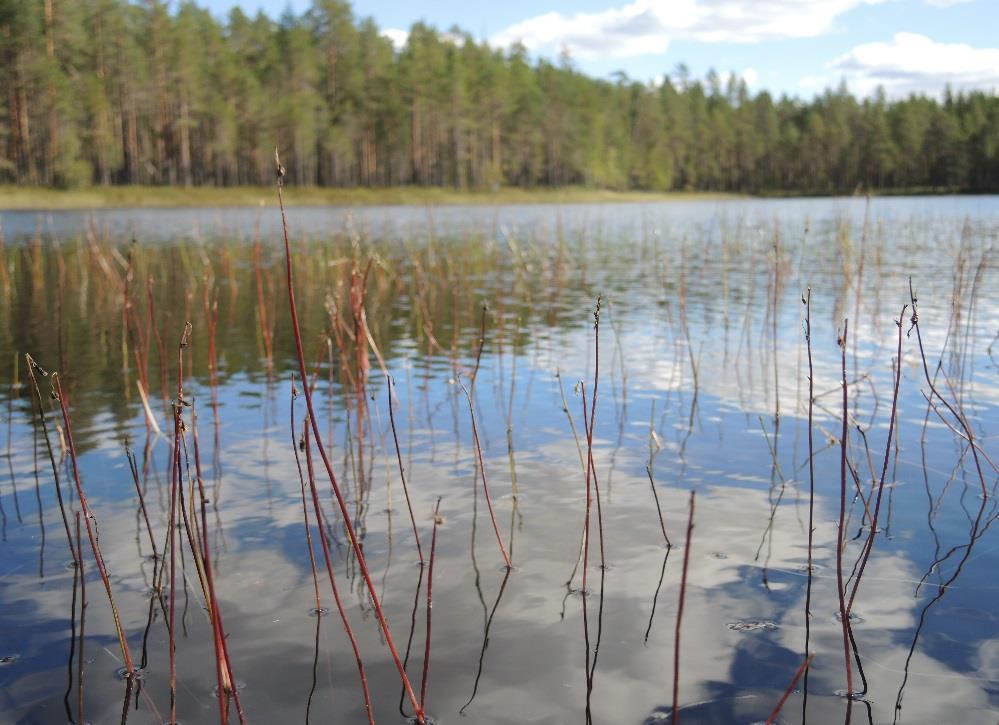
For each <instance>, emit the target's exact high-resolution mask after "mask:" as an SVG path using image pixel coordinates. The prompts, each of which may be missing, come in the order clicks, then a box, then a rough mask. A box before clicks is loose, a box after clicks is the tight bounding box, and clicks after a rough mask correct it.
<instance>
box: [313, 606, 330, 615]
mask: <svg viewBox="0 0 999 725" xmlns="http://www.w3.org/2000/svg"><path fill="white" fill-rule="evenodd" d="M329 613H330V608H329V607H313V608H312V609H310V610H309V616H310V617H325V616H326V615H327V614H329Z"/></svg>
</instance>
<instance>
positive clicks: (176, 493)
mask: <svg viewBox="0 0 999 725" xmlns="http://www.w3.org/2000/svg"><path fill="white" fill-rule="evenodd" d="M191 330H192V325H191V323H190V322H188V323H186V324H185V325H184V331H183V332H182V333H181V336H180V342H179V344H178V345H177V398H176V399H175V400H174V401H173V456H172V459H171V466H170V516H169V538H168V540H169V543H170V616H169V617H168V619H169V622H170V624H169V628H168V632H167V635H168V640H169V641H168V643H167V646H168V647H169V651H170V657H169V660H170V662H169V668H170V721H171V722H176V721H177V642H176V631H177V629H176V626H175V624H176V610H177V606H176V605H177V526H178V524H177V508H178V504H179V502H180V496H181V477H182V471H181V464H180V449H181V438H182V430H183V425H184V423H183V420H182V419H181V410H182V409H183V407H184V406H185V405H187V404H188V403H187V401H186V400H184V350H185V348H187V346H188V344H189V341H190V336H191ZM181 505H182V504H181ZM182 511H183V509H182ZM185 592H186V589H185Z"/></svg>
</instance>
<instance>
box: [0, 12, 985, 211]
mask: <svg viewBox="0 0 999 725" xmlns="http://www.w3.org/2000/svg"><path fill="white" fill-rule="evenodd" d="M275 146H279V147H280V148H281V152H282V159H283V161H284V163H285V166H286V167H287V169H288V174H289V180H290V181H292V182H294V183H296V184H299V185H303V186H314V185H318V186H335V187H370V188H384V187H390V186H429V187H453V188H456V189H466V188H468V189H495V188H500V187H508V186H521V187H525V188H534V187H563V186H587V187H591V188H605V189H619V190H628V189H638V190H650V191H676V190H690V191H733V192H749V193H766V192H797V193H844V192H845V193H851V192H854V191H858V190H871V191H875V192H877V191H880V190H891V189H902V188H920V189H934V188H935V189H947V190H974V191H996V190H999V97H997V96H996V95H995V94H993V93H985V92H968V93H958V94H954V93H951V92H949V91H948V93H947V94H946V95H945V97H944V99H943V100H941V101H937V100H933V99H930V98H927V97H923V96H912V97H909V98H905V99H899V100H893V101H889V100H888V99H886V98H885V96H884V94H883V93H879V94H876V95H875V96H874V97H872V98H868V99H858V98H856V97H854V96H852V95H851V94H850V93H849V92H848V91H847V89H846V88H845V87H844V86H841V87H840V88H837V89H835V90H827V91H826V92H825V93H823V94H821V95H819V96H817V97H816V98H814V99H812V100H810V101H802V100H800V99H796V98H788V97H781V98H773V97H772V96H771V95H770V94H768V93H766V92H762V93H759V94H756V95H755V96H754V95H752V94H750V93H749V91H748V89H747V88H746V85H745V83H743V82H741V81H739V80H738V79H736V78H734V77H731V76H728V77H726V76H720V75H719V74H717V73H715V72H713V71H712V72H711V73H709V74H708V76H707V77H706V78H705V79H704V80H703V81H699V80H696V79H692V78H691V77H690V74H689V72H688V71H687V69H686V68H685V67H684V66H679V67H678V68H677V69H676V71H674V73H672V74H671V76H667V77H666V78H665V79H664V80H663V81H661V82H659V83H656V84H645V83H638V82H635V81H632V80H630V79H628V78H627V77H626V76H625V75H624V74H617V75H616V76H615V78H614V79H613V80H599V79H594V78H589V77H587V76H585V75H583V74H581V73H580V72H579V71H577V70H576V69H575V68H574V66H573V64H572V60H571V58H569V57H568V55H567V54H563V56H562V57H561V58H559V60H558V61H557V62H554V63H553V62H550V61H546V60H532V59H531V58H530V57H529V56H528V54H527V51H526V49H525V48H523V47H517V46H515V47H513V48H511V49H509V50H499V49H496V48H492V47H489V46H488V45H486V44H484V43H480V42H476V41H475V40H474V38H473V37H472V36H470V35H468V34H467V33H464V32H462V31H461V30H459V29H457V28H452V29H451V30H448V31H447V32H441V31H438V30H436V29H434V28H432V27H429V26H427V25H426V24H424V23H417V24H415V25H414V26H413V27H412V28H411V29H410V32H409V37H408V40H407V42H406V43H405V45H404V46H403V47H401V48H394V47H393V45H392V42H391V41H390V40H389V39H388V38H386V37H385V36H383V35H382V34H381V32H380V31H379V29H378V28H377V26H376V25H375V24H374V22H373V21H371V20H370V19H359V18H357V17H356V16H355V15H354V13H353V11H352V9H351V7H350V5H349V4H348V3H347V2H345V1H344V0H314V2H313V5H312V7H311V8H310V9H309V10H308V11H306V12H305V13H303V14H301V15H295V14H293V13H291V12H290V11H289V12H287V13H285V14H284V15H283V16H282V17H281V18H279V19H277V20H273V19H271V18H269V17H267V16H266V15H263V14H257V15H256V16H254V17H250V16H248V15H246V14H245V13H244V12H243V11H242V10H239V9H235V10H233V11H232V12H231V13H230V14H229V16H228V18H226V19H224V20H222V19H219V18H216V17H214V16H213V15H211V14H210V13H209V12H208V11H206V10H204V9H203V8H201V7H199V6H198V5H197V4H196V3H195V2H193V1H192V0H183V1H182V2H178V3H167V2H165V0H143V1H142V2H130V1H129V0H0V183H2V182H7V183H21V184H42V185H48V186H55V187H71V186H91V185H116V184H145V185H173V184H176V185H185V186H187V185H196V186H246V185H259V184H268V183H270V182H271V180H272V177H273V168H272V165H273V161H272V159H273V149H274V147H275Z"/></svg>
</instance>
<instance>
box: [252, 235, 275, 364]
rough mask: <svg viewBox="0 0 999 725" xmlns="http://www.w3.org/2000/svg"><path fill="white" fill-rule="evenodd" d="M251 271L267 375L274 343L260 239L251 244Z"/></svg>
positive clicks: (271, 360) (272, 358) (272, 355)
mask: <svg viewBox="0 0 999 725" xmlns="http://www.w3.org/2000/svg"><path fill="white" fill-rule="evenodd" d="M253 272H254V275H255V276H256V278H257V316H258V319H259V321H260V334H261V337H262V338H263V341H264V354H265V355H266V356H267V375H268V376H270V375H271V373H273V371H274V345H273V342H272V341H271V329H270V325H269V324H268V321H267V305H266V304H265V303H264V278H263V270H262V269H261V268H260V240H259V239H258V240H257V241H256V243H255V244H254V245H253Z"/></svg>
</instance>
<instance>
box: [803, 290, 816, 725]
mask: <svg viewBox="0 0 999 725" xmlns="http://www.w3.org/2000/svg"><path fill="white" fill-rule="evenodd" d="M801 302H802V304H804V305H805V349H806V351H807V355H808V562H807V564H806V566H807V567H808V568H807V576H808V580H807V583H806V585H805V651H806V652H808V650H809V648H810V646H811V636H812V579H813V577H812V575H813V571H812V569H813V567H812V553H813V549H812V547H813V541H814V535H815V435H814V433H815V429H814V424H813V415H814V408H815V377H814V376H815V371H814V369H813V364H812V288H811V287H809V288H808V289H807V291H806V292H805V296H804V297H803V298H802V300H801ZM804 674H805V679H804V682H803V684H802V689H803V690H804V695H803V697H802V700H801V719H802V721H803V722H804V721H805V720H807V718H808V668H807V667H806V668H805V673H804Z"/></svg>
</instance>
